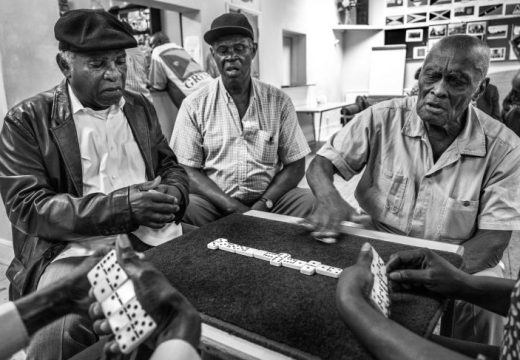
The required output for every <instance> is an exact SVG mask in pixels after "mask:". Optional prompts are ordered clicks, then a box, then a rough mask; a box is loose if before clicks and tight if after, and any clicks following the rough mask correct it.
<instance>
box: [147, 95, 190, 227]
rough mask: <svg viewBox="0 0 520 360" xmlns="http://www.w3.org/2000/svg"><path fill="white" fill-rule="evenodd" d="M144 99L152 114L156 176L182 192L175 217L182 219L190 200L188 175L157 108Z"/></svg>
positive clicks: (148, 110)
mask: <svg viewBox="0 0 520 360" xmlns="http://www.w3.org/2000/svg"><path fill="white" fill-rule="evenodd" d="M142 99H143V101H144V103H145V106H146V108H147V112H148V113H149V114H150V116H151V119H150V121H151V129H152V131H151V137H152V139H151V141H152V144H153V147H152V151H155V152H156V156H157V166H156V169H155V174H156V176H157V175H160V176H161V179H162V180H161V183H163V184H167V185H173V186H175V187H177V189H179V191H180V192H181V194H182V199H180V208H181V209H180V211H179V212H178V213H177V216H176V217H175V221H180V220H181V219H182V217H183V216H184V212H185V211H186V207H187V206H188V202H189V195H188V194H189V182H188V175H187V174H186V171H185V170H184V168H183V167H182V166H181V165H179V163H178V161H177V156H175V153H174V152H173V150H172V149H171V148H170V146H169V145H168V141H167V140H166V138H165V137H164V134H163V132H162V129H161V126H160V124H159V120H158V118H157V114H156V112H155V108H154V107H153V105H152V104H151V103H150V102H149V101H148V100H147V99H146V98H144V97H142ZM150 180H151V179H150Z"/></svg>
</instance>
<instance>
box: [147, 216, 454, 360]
mask: <svg viewBox="0 0 520 360" xmlns="http://www.w3.org/2000/svg"><path fill="white" fill-rule="evenodd" d="M298 220H299V219H298V218H293V217H288V216H283V215H275V214H270V213H263V212H258V211H250V212H247V213H245V214H243V215H238V214H235V215H230V216H228V217H225V218H223V219H220V220H218V221H216V222H214V223H211V224H208V225H205V226H203V227H201V228H199V229H197V230H195V231H193V232H190V233H188V234H186V235H184V236H182V237H179V238H177V239H175V240H173V241H170V242H168V243H165V244H163V245H161V246H159V247H157V248H154V249H151V250H149V251H147V252H146V257H147V259H148V260H149V261H151V262H152V263H153V264H154V265H155V266H156V267H157V268H159V269H160V270H161V271H162V272H163V273H164V274H165V276H166V277H167V278H168V279H169V280H170V282H171V283H172V284H173V285H174V286H175V287H176V288H177V289H178V290H179V291H181V292H182V293H183V294H184V295H185V296H186V297H187V298H188V299H189V300H190V301H191V302H192V304H193V305H194V306H195V307H196V308H197V309H198V310H199V311H200V312H201V314H202V318H203V322H204V323H203V327H202V339H201V348H202V349H203V350H204V351H205V352H207V353H209V354H213V355H216V356H218V357H219V358H222V359H262V360H269V359H305V360H307V359H371V358H372V357H371V356H370V354H369V352H368V351H367V350H366V349H365V348H363V346H362V345H361V344H360V343H359V342H358V341H357V340H356V339H355V337H354V336H353V334H352V333H351V332H350V330H349V329H348V327H347V326H346V325H345V324H344V323H343V321H342V320H341V319H340V316H339V313H338V312H337V310H336V306H335V290H336V284H337V279H336V278H333V277H329V276H322V275H319V274H314V275H305V274H303V273H301V272H300V271H298V270H295V269H293V268H289V267H284V266H273V265H271V264H270V262H269V261H265V260H261V259H257V258H254V257H248V256H244V255H240V254H236V253H232V252H228V251H222V250H211V249H209V248H208V243H210V242H212V241H214V240H216V239H218V238H225V239H227V240H228V241H229V242H231V243H234V244H239V245H242V246H246V247H251V248H255V249H262V250H265V251H269V252H273V253H278V254H279V253H286V254H290V255H291V256H292V258H294V259H299V260H303V261H305V262H309V261H313V260H314V261H317V262H321V263H322V264H327V265H329V266H331V267H336V268H341V269H342V268H345V267H348V266H350V265H352V264H354V263H355V261H356V259H357V256H358V254H359V250H360V248H361V246H362V244H363V243H364V242H367V241H368V242H369V243H370V244H371V245H372V246H373V248H374V249H375V250H376V251H377V252H378V253H379V255H380V256H381V257H382V259H383V260H384V261H385V262H386V261H387V260H388V258H389V256H390V255H391V254H392V253H394V252H396V251H399V250H406V249H412V248H415V247H428V248H431V249H433V250H435V251H436V252H438V253H439V254H440V255H442V256H443V257H445V258H446V259H447V260H448V261H450V262H451V263H453V264H454V265H455V266H460V265H461V263H462V258H461V255H462V251H463V248H462V247H460V246H456V245H451V244H444V243H439V242H434V241H427V240H422V239H416V238H409V237H404V236H398V235H393V234H387V233H381V232H377V231H371V230H365V229H362V228H359V227H357V226H356V225H355V224H352V223H348V222H344V223H343V224H342V234H343V235H342V237H341V239H340V240H339V241H338V242H337V243H335V244H324V243H321V242H318V241H316V240H314V239H313V238H312V237H311V236H310V235H309V234H308V233H307V232H306V231H305V230H304V229H303V228H302V227H300V226H298V225H296V224H295V223H296V222H297V221H298ZM390 298H391V306H390V318H391V319H393V320H395V321H396V322H398V323H400V324H401V325H403V326H404V327H406V328H408V329H410V330H411V331H413V332H415V333H417V334H419V335H421V336H428V335H430V334H431V332H432V331H433V328H434V326H435V324H436V323H437V321H438V319H439V317H440V315H441V314H442V309H443V306H444V304H445V299H444V298H440V297H438V296H435V295H433V294H431V293H409V292H391V294H390Z"/></svg>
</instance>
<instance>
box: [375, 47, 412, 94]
mask: <svg viewBox="0 0 520 360" xmlns="http://www.w3.org/2000/svg"><path fill="white" fill-rule="evenodd" d="M405 54H406V48H405V46H404V45H389V46H377V47H373V48H372V53H371V54H370V78H369V87H368V88H369V89H370V91H369V95H403V84H404V71H405V66H404V64H405ZM388 69H392V71H388Z"/></svg>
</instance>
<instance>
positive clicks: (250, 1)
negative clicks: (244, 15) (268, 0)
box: [229, 0, 260, 12]
mask: <svg viewBox="0 0 520 360" xmlns="http://www.w3.org/2000/svg"><path fill="white" fill-rule="evenodd" d="M229 3H230V4H232V5H236V6H239V7H241V8H243V9H247V10H253V11H255V12H259V11H260V0H229Z"/></svg>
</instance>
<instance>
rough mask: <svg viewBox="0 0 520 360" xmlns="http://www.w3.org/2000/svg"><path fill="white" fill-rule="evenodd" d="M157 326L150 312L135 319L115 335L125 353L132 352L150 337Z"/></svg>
mask: <svg viewBox="0 0 520 360" xmlns="http://www.w3.org/2000/svg"><path fill="white" fill-rule="evenodd" d="M156 327H157V324H156V323H155V321H153V319H152V318H151V317H150V315H148V314H146V316H142V317H140V318H139V319H136V320H134V321H133V322H131V323H129V324H128V325H127V326H126V327H125V328H124V329H123V330H121V331H120V332H119V333H117V334H116V335H115V339H116V342H117V344H118V345H119V349H121V352H122V353H123V354H129V353H131V352H132V351H133V350H134V349H135V348H137V347H138V346H139V345H140V344H141V343H142V342H143V341H145V340H146V339H147V338H148V336H149V335H150V334H151V333H152V332H153V331H154V330H155V328H156Z"/></svg>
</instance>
